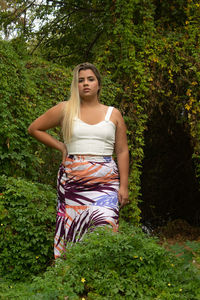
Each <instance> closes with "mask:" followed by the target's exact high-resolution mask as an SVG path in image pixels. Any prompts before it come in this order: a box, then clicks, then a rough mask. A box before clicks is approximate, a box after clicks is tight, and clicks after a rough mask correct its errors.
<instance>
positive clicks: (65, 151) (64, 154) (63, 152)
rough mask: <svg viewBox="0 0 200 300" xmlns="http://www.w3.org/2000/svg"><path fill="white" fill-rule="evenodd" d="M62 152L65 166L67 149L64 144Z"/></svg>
mask: <svg viewBox="0 0 200 300" xmlns="http://www.w3.org/2000/svg"><path fill="white" fill-rule="evenodd" d="M60 151H61V153H62V164H64V162H65V160H66V156H67V147H66V145H65V144H64V143H62V145H61V150H60Z"/></svg>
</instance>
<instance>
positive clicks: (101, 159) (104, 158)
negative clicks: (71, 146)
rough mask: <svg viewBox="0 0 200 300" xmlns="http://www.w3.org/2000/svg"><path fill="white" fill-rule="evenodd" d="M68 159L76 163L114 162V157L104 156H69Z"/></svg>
mask: <svg viewBox="0 0 200 300" xmlns="http://www.w3.org/2000/svg"><path fill="white" fill-rule="evenodd" d="M67 158H70V159H74V160H76V161H96V162H111V161H112V160H113V158H112V156H103V155H76V154H69V155H68V156H67Z"/></svg>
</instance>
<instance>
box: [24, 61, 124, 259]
mask: <svg viewBox="0 0 200 300" xmlns="http://www.w3.org/2000/svg"><path fill="white" fill-rule="evenodd" d="M100 90H101V78H100V74H99V72H98V70H97V69H96V67H95V66H94V65H92V64H90V63H83V64H80V65H78V66H77V67H76V68H75V69H74V76H73V81H72V84H71V97H70V99H69V100H68V101H66V102H61V103H59V104H57V105H56V106H54V107H52V108H51V109H49V110H48V111H47V112H45V113H44V114H43V115H41V116H40V117H39V118H38V119H36V120H35V121H34V122H33V123H32V124H31V125H30V126H29V128H28V132H29V133H30V134H31V135H32V136H33V137H35V138H36V139H37V140H39V141H40V142H42V143H44V144H46V145H47V146H50V147H52V148H55V149H57V150H59V151H60V152H61V154H62V164H61V165H60V168H59V172H58V183H57V188H58V207H57V219H56V234H55V245H54V254H55V258H57V257H60V256H61V254H62V253H63V252H65V250H66V247H67V246H68V242H76V241H80V240H81V239H82V237H83V236H84V234H85V233H86V232H87V231H90V230H93V229H94V228H95V227H97V226H104V225H111V226H112V228H113V230H114V231H117V228H118V212H119V205H118V202H119V203H120V206H123V205H125V204H126V203H127V202H128V171H129V153H128V145H127V136H126V126H125V123H124V120H123V118H122V116H121V113H120V112H119V111H118V110H117V109H116V108H113V107H108V106H106V105H103V104H101V103H100V101H99V100H100V99H99V95H100ZM55 126H61V127H62V132H63V138H64V143H63V142H60V141H58V140H56V139H55V138H53V137H52V136H51V135H49V134H48V133H47V132H46V130H48V129H50V128H52V127H55ZM113 150H115V153H116V156H117V165H118V168H117V166H116V164H115V162H114V160H113V159H112V154H113ZM118 170H119V172H118Z"/></svg>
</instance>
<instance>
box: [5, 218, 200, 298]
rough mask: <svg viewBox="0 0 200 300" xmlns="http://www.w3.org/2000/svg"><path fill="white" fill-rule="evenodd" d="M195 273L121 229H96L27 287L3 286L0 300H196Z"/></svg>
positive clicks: (141, 236)
mask: <svg viewBox="0 0 200 300" xmlns="http://www.w3.org/2000/svg"><path fill="white" fill-rule="evenodd" d="M199 279H200V276H199V273H198V272H195V270H194V269H193V268H192V267H191V266H190V265H188V264H187V265H185V264H184V261H183V260H181V259H177V258H176V257H175V256H173V255H172V254H170V253H169V252H167V251H166V250H165V249H164V248H162V247H161V246H159V245H158V244H157V243H156V241H155V239H152V238H147V237H146V236H145V235H144V234H143V233H142V232H141V231H140V230H139V229H138V228H137V229H136V228H134V227H132V226H130V225H129V224H122V222H121V227H120V232H119V233H118V234H116V233H113V232H112V231H111V230H105V228H104V229H102V228H101V229H98V230H96V231H95V232H93V233H91V234H88V235H87V237H85V239H84V240H83V241H82V242H80V243H77V244H75V245H74V246H73V247H71V248H70V249H69V250H68V252H67V255H66V260H61V259H59V260H57V262H56V265H55V267H52V266H51V267H49V268H48V270H47V272H46V273H44V274H43V276H39V277H35V278H34V279H33V280H32V282H31V283H30V284H27V283H26V284H24V283H20V284H16V285H15V286H14V285H13V284H12V283H6V282H4V283H3V282H2V283H1V285H0V288H1V290H2V291H4V292H1V293H0V296H1V299H19V298H20V300H23V299H24V300H25V299H37V300H38V299H70V300H72V299H80V297H81V298H82V299H83V298H85V299H90V300H92V299H95V300H98V299H131V300H132V299H137V300H140V299H141V300H150V299H162V300H164V299H166V300H170V299H171V300H172V299H173V300H174V299H181V300H184V299H185V300H186V299H187V300H188V299H190V300H195V299H199V296H200V287H199Z"/></svg>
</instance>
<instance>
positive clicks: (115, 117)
mask: <svg viewBox="0 0 200 300" xmlns="http://www.w3.org/2000/svg"><path fill="white" fill-rule="evenodd" d="M110 120H111V121H112V122H113V123H114V124H115V125H116V126H120V125H121V124H124V119H123V117H122V114H121V112H120V111H119V110H118V109H117V108H115V107H113V111H112V115H111V118H110Z"/></svg>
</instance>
